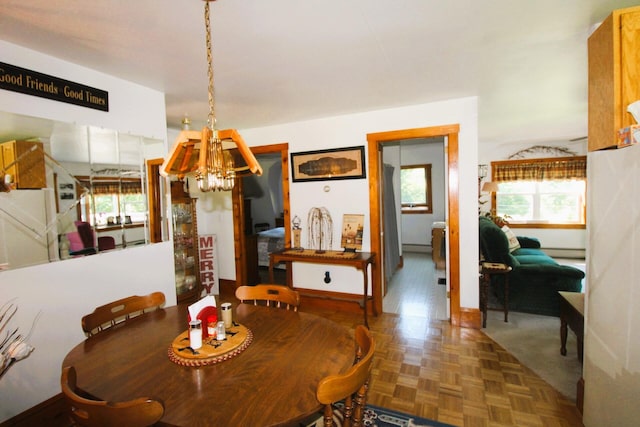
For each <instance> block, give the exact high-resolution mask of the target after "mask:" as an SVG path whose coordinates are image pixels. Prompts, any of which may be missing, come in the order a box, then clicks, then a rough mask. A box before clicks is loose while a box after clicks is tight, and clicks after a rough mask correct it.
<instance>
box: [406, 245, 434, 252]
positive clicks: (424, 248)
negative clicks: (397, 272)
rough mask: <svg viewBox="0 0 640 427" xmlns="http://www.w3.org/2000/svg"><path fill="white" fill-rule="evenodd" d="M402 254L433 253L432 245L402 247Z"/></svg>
mask: <svg viewBox="0 0 640 427" xmlns="http://www.w3.org/2000/svg"><path fill="white" fill-rule="evenodd" d="M402 252H420V253H427V254H430V253H431V246H430V245H409V244H404V245H402Z"/></svg>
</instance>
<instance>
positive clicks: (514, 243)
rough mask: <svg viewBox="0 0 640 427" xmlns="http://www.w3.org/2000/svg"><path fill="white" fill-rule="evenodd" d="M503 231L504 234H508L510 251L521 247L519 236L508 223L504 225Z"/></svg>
mask: <svg viewBox="0 0 640 427" xmlns="http://www.w3.org/2000/svg"><path fill="white" fill-rule="evenodd" d="M502 231H503V232H504V235H505V236H507V240H508V241H509V252H513V251H515V250H516V249H520V242H519V241H518V238H517V237H516V235H515V234H514V233H513V231H511V229H510V228H509V227H507V226H506V225H504V226H502Z"/></svg>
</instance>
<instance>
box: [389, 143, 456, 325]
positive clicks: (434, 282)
mask: <svg viewBox="0 0 640 427" xmlns="http://www.w3.org/2000/svg"><path fill="white" fill-rule="evenodd" d="M445 147H446V141H445V140H444V138H443V137H436V138H429V139H426V138H413V139H410V140H400V141H389V142H385V143H384V144H382V146H381V148H382V157H383V164H384V169H383V174H384V177H383V179H384V185H383V186H382V191H381V196H382V203H381V208H382V217H383V218H384V220H383V224H384V225H383V229H382V235H383V245H384V250H383V257H384V270H385V274H384V276H383V277H384V280H385V283H384V285H383V289H384V292H383V295H384V297H383V310H384V312H385V313H395V314H408V315H412V316H418V317H426V318H430V319H437V320H448V319H449V304H448V301H447V298H446V291H447V289H446V276H447V274H446V273H447V272H446V257H445V253H444V245H442V244H441V243H444V242H445V241H446V239H444V236H443V234H444V231H445V228H444V227H442V226H443V225H444V224H445V218H446V215H445V213H446V208H447V199H446V179H445V178H446V174H445V166H446V156H445ZM416 171H417V172H418V173H416ZM419 172H422V174H421V173H419ZM405 175H407V176H409V175H411V176H413V178H412V181H411V182H414V183H415V184H417V185H416V186H411V185H408V184H410V182H406V181H405V179H407V178H406V177H405V178H403V176H405ZM419 184H423V185H424V189H422V188H420V187H419ZM407 198H408V200H406V199H407ZM409 202H413V203H416V205H408V203H409Z"/></svg>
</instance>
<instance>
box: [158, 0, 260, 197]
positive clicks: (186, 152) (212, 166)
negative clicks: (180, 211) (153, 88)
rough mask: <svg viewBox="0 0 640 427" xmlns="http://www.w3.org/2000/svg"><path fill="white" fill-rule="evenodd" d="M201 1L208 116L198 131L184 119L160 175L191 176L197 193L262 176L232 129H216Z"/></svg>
mask: <svg viewBox="0 0 640 427" xmlns="http://www.w3.org/2000/svg"><path fill="white" fill-rule="evenodd" d="M212 1H216V0H204V2H205V5H204V20H205V28H206V37H207V39H206V46H207V76H208V78H209V86H208V94H209V116H208V118H207V125H206V126H205V127H204V128H202V131H200V132H198V131H193V130H190V129H189V126H188V124H189V122H188V120H187V119H185V120H184V121H183V125H184V126H183V129H182V131H181V132H180V133H179V134H178V138H176V141H175V143H174V145H173V147H172V149H171V150H170V151H169V154H168V156H167V158H166V159H165V161H164V163H163V164H162V167H161V168H160V172H161V173H162V175H164V176H169V175H175V176H177V177H178V179H183V178H184V177H185V176H187V175H193V176H194V177H195V179H196V183H197V185H198V189H199V190H200V191H203V192H208V191H229V190H231V189H232V188H233V187H234V185H235V182H236V179H237V178H238V177H239V176H242V175H247V174H252V173H253V174H257V175H262V168H261V167H260V164H259V163H258V161H257V160H256V158H255V156H254V155H253V153H252V152H251V150H250V149H249V147H247V144H246V143H245V142H244V140H243V139H242V137H241V136H240V134H239V133H238V131H237V130H235V129H225V130H218V129H217V128H216V113H215V91H214V85H213V54H212V45H211V24H210V18H209V3H210V2H212Z"/></svg>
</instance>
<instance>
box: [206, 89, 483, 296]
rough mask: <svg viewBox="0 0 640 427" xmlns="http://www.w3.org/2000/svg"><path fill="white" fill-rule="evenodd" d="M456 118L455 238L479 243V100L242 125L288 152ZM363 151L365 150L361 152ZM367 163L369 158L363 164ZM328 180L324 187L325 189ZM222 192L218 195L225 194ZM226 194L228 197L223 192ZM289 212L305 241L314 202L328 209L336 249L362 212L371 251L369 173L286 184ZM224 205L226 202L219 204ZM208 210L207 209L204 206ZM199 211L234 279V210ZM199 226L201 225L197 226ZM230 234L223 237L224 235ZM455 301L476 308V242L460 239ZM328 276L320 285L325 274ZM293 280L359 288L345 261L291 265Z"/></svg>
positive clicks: (258, 141)
mask: <svg viewBox="0 0 640 427" xmlns="http://www.w3.org/2000/svg"><path fill="white" fill-rule="evenodd" d="M455 123H458V124H460V135H459V146H460V149H459V165H458V166H459V173H460V176H459V182H460V240H461V242H464V241H477V240H478V226H477V209H478V208H477V164H478V162H477V145H478V137H477V133H478V130H477V99H476V98H475V97H473V98H462V99H456V100H450V101H444V102H436V103H430V104H422V105H415V106H409V107H403V108H395V109H388V110H380V111H372V112H365V113H358V114H349V115H344V116H337V117H328V118H324V119H319V120H311V121H305V122H297V123H288V124H283V125H277V126H270V127H264V128H255V129H244V130H243V129H240V130H239V132H240V133H241V134H242V136H243V138H244V140H245V141H247V144H249V145H250V146H254V145H255V146H259V145H269V144H277V143H284V142H287V143H289V151H290V152H292V153H295V152H302V151H311V150H318V149H329V148H338V147H350V146H360V145H364V146H365V147H366V145H367V139H366V138H367V134H368V133H374V132H384V131H392V130H400V129H410V128H418V127H428V126H438V125H446V124H455ZM366 154H367V155H368V153H366ZM367 168H368V164H367ZM325 186H329V191H328V192H327V191H324V187H325ZM223 197H224V196H223ZM226 198H228V199H229V200H230V196H226ZM290 202H291V217H293V216H294V215H298V216H299V217H300V218H301V219H302V229H303V234H302V239H301V240H302V245H303V246H305V245H307V233H306V230H307V225H308V221H307V215H308V212H309V210H310V209H311V208H312V207H326V208H327V209H328V210H329V212H330V213H331V216H332V219H333V224H334V225H333V241H334V245H333V249H337V250H339V249H340V247H339V241H340V228H341V224H342V216H343V215H344V214H359V213H361V214H364V215H365V232H364V240H363V249H362V250H363V251H369V250H370V249H371V247H370V245H371V236H370V235H369V233H370V231H369V218H370V212H369V177H368V176H367V178H366V179H357V180H340V181H320V182H300V183H294V182H292V183H291V188H290ZM225 205H226V206H225ZM207 210H208V212H207ZM207 210H205V209H202V210H201V211H199V212H198V228H199V229H200V228H202V227H203V226H204V225H205V224H206V225H207V227H210V228H211V230H217V231H219V232H220V233H221V234H224V235H225V237H224V239H220V240H219V242H218V243H219V246H218V253H219V254H220V261H221V263H220V277H221V278H224V279H229V280H235V269H234V266H233V263H232V262H229V263H226V262H223V254H228V255H229V257H228V258H229V261H232V258H233V226H232V224H233V216H232V212H231V203H230V201H226V199H221V200H218V201H216V202H214V201H211V204H210V205H209V207H208V209H207ZM201 224H203V225H201ZM227 233H230V235H229V236H226V234H227ZM460 258H461V259H460V265H461V266H462V271H461V305H462V307H470V308H477V307H478V277H477V263H478V251H477V246H476V245H461V254H460ZM325 271H329V272H330V273H331V277H332V278H333V280H332V282H331V283H330V284H328V285H327V284H325V283H324V280H323V279H324V272H325ZM293 273H294V283H295V286H297V287H301V288H307V289H320V290H329V291H337V292H348V293H360V292H361V286H362V285H361V283H362V275H361V273H360V272H359V271H357V270H355V269H353V268H349V267H342V268H341V267H336V266H322V265H311V264H301V263H297V264H295V265H294V268H293Z"/></svg>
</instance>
